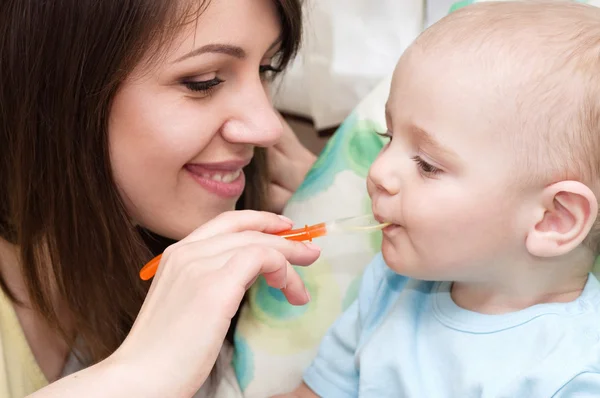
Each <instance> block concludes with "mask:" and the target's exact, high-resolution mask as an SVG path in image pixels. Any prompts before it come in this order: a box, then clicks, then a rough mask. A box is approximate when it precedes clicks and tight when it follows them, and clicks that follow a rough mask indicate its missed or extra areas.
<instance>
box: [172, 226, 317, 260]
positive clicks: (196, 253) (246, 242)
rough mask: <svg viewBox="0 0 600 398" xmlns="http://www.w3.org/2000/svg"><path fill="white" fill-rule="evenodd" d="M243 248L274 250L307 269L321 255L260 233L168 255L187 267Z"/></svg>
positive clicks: (308, 247)
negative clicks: (260, 247) (262, 247)
mask: <svg viewBox="0 0 600 398" xmlns="http://www.w3.org/2000/svg"><path fill="white" fill-rule="evenodd" d="M246 246H264V247H269V248H271V249H275V250H277V251H279V252H280V253H282V254H283V256H284V257H285V258H286V259H287V261H289V262H291V263H292V264H295V265H310V264H312V263H313V262H314V261H315V260H316V259H317V258H318V257H319V255H320V252H321V251H320V249H319V248H318V246H316V245H314V244H307V243H302V242H295V241H292V240H288V239H285V238H282V237H280V236H276V235H269V234H264V233H262V232H256V231H244V232H238V233H234V234H224V235H218V236H215V237H213V238H210V239H206V240H202V241H195V242H186V243H182V244H179V245H178V247H177V248H176V249H175V250H173V251H172V252H171V253H170V255H175V256H176V257H177V262H179V263H188V262H192V261H197V259H200V258H203V257H213V256H218V255H220V254H222V253H226V252H233V251H235V250H241V249H242V248H244V247H246Z"/></svg>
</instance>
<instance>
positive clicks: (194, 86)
mask: <svg viewBox="0 0 600 398" xmlns="http://www.w3.org/2000/svg"><path fill="white" fill-rule="evenodd" d="M258 72H259V73H260V76H261V78H262V79H264V80H270V79H272V78H273V77H275V75H276V74H278V73H280V72H281V68H277V67H275V66H273V65H261V66H260V67H259V69H258ZM224 81H225V80H223V79H219V78H218V77H215V78H213V79H210V80H203V81H193V80H184V81H182V82H181V84H183V85H184V86H185V87H186V88H187V89H188V90H190V91H194V92H200V93H204V94H209V93H210V92H211V91H212V90H214V89H215V88H216V87H217V86H218V85H219V84H221V83H223V82H224Z"/></svg>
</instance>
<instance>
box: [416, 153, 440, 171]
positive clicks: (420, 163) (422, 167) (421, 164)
mask: <svg viewBox="0 0 600 398" xmlns="http://www.w3.org/2000/svg"><path fill="white" fill-rule="evenodd" d="M412 160H413V161H414V162H415V163H416V164H417V167H418V168H419V171H420V172H421V173H422V174H425V175H435V174H438V173H441V172H442V170H441V169H439V168H437V167H435V166H434V165H432V164H430V163H427V162H426V161H424V160H423V159H422V158H421V157H420V156H415V157H413V158H412Z"/></svg>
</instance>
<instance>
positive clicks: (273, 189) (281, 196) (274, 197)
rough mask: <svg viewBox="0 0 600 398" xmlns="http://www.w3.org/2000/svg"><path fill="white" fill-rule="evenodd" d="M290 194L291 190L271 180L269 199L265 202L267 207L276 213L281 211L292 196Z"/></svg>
mask: <svg viewBox="0 0 600 398" xmlns="http://www.w3.org/2000/svg"><path fill="white" fill-rule="evenodd" d="M292 194H293V192H292V191H289V190H287V189H285V188H284V187H282V186H280V185H277V184H275V183H273V182H271V183H270V184H269V195H268V198H269V199H268V200H269V201H268V203H267V209H268V210H269V211H272V212H274V213H278V214H279V213H281V212H283V208H284V207H285V205H286V203H287V202H288V201H289V200H290V198H291V197H292Z"/></svg>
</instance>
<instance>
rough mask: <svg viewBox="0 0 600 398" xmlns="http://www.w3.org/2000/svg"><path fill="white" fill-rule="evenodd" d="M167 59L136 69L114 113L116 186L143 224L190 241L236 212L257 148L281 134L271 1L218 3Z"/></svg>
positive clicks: (275, 28)
mask: <svg viewBox="0 0 600 398" xmlns="http://www.w3.org/2000/svg"><path fill="white" fill-rule="evenodd" d="M184 29H185V30H183V31H182V32H181V33H180V34H179V35H178V37H177V38H176V40H175V41H174V42H173V43H172V44H173V45H172V47H170V48H169V49H168V51H167V55H166V57H165V58H164V59H161V61H160V64H159V65H153V67H151V68H143V67H142V66H140V67H139V68H136V69H135V70H134V71H133V73H132V74H131V75H130V76H129V78H128V79H127V80H126V81H125V82H124V84H123V85H122V86H121V88H120V90H119V92H118V93H117V95H116V97H115V100H114V104H113V106H112V110H111V114H110V124H109V144H110V158H111V165H112V169H113V173H114V176H115V180H116V183H117V186H118V188H119V190H120V192H121V195H122V197H123V200H124V202H125V204H126V206H127V209H128V211H129V214H130V215H131V217H132V218H133V219H134V221H135V222H136V223H138V224H141V225H143V226H144V227H146V228H148V229H150V230H152V231H154V232H156V233H158V234H161V235H163V236H167V237H170V238H173V239H181V238H183V237H184V236H186V235H187V234H189V233H190V232H191V231H193V230H194V229H195V228H197V227H198V226H200V225H202V224H203V223H205V222H206V221H208V220H210V219H212V218H214V217H215V216H217V215H218V214H220V213H222V212H224V211H227V210H232V209H233V208H234V206H235V203H236V201H237V199H238V198H239V197H240V195H241V194H242V191H243V189H244V185H245V184H246V183H248V184H252V181H245V177H244V173H243V171H242V168H243V167H244V166H246V165H247V164H248V163H249V162H250V160H251V159H252V156H253V153H254V148H255V147H256V146H261V147H265V146H270V145H272V144H274V143H275V142H276V141H277V140H278V139H279V137H280V135H281V133H282V126H281V123H280V121H279V119H278V117H277V114H276V113H275V111H274V109H273V107H272V105H271V102H270V98H269V95H268V90H267V78H268V74H269V72H270V66H271V65H274V64H275V62H274V61H275V60H274V59H273V58H274V57H275V56H276V54H277V51H278V50H279V44H278V38H279V34H280V23H279V17H278V14H277V10H276V8H275V5H274V3H273V1H272V0H212V1H211V2H210V5H209V6H208V8H207V9H206V11H204V12H203V13H202V15H201V16H200V18H199V19H198V21H197V23H191V24H188V25H187V26H186V27H185V28H184Z"/></svg>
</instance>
